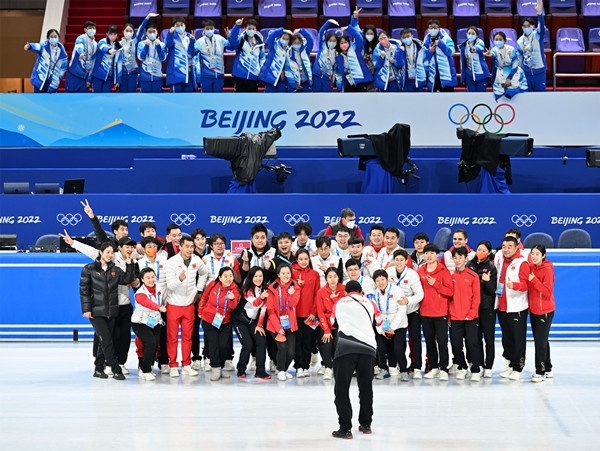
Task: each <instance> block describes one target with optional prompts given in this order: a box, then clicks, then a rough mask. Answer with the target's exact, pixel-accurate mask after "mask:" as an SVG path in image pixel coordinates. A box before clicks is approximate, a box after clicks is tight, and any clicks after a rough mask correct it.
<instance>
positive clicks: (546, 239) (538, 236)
mask: <svg viewBox="0 0 600 451" xmlns="http://www.w3.org/2000/svg"><path fill="white" fill-rule="evenodd" d="M536 244H543V245H544V246H545V247H546V249H551V248H553V247H554V238H552V236H551V235H548V234H547V233H544V232H535V233H532V234H530V235H528V236H527V238H525V239H524V240H523V247H525V248H526V249H530V248H531V247H532V246H534V245H536Z"/></svg>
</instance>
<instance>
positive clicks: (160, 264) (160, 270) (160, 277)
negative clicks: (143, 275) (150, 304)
mask: <svg viewBox="0 0 600 451" xmlns="http://www.w3.org/2000/svg"><path fill="white" fill-rule="evenodd" d="M159 255H160V254H159ZM136 263H137V265H138V270H139V271H141V270H142V269H144V268H152V269H153V270H154V272H155V273H156V288H157V290H158V291H160V292H161V293H162V294H161V296H163V297H164V296H165V295H166V294H167V269H166V264H167V258H166V254H165V255H164V258H158V257H157V258H156V259H155V261H154V263H152V262H151V261H150V260H148V257H146V256H143V257H142V258H140V259H139V260H138V261H137V262H136ZM142 285H143V284H142Z"/></svg>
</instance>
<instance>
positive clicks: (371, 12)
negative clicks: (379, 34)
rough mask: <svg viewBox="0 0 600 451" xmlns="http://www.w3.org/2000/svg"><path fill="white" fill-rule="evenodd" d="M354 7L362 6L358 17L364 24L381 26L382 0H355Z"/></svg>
mask: <svg viewBox="0 0 600 451" xmlns="http://www.w3.org/2000/svg"><path fill="white" fill-rule="evenodd" d="M356 7H357V8H362V11H361V12H360V17H361V18H362V20H363V21H364V23H365V24H367V23H370V24H372V25H375V27H377V28H382V27H383V0H356Z"/></svg>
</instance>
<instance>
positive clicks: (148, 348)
mask: <svg viewBox="0 0 600 451" xmlns="http://www.w3.org/2000/svg"><path fill="white" fill-rule="evenodd" d="M131 327H133V331H134V332H135V335H136V336H137V337H138V338H139V339H140V340H142V343H143V344H144V357H142V359H141V361H140V368H141V369H142V373H149V372H150V371H152V365H153V364H154V358H155V357H156V350H157V349H158V343H159V341H160V330H161V329H162V327H161V326H156V327H148V326H146V325H145V324H138V323H132V324H131Z"/></svg>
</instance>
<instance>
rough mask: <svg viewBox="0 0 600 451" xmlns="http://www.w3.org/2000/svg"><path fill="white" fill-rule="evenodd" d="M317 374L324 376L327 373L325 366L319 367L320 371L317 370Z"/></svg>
mask: <svg viewBox="0 0 600 451" xmlns="http://www.w3.org/2000/svg"><path fill="white" fill-rule="evenodd" d="M317 374H318V375H319V376H323V375H324V374H325V367H324V366H322V367H321V368H319V371H317Z"/></svg>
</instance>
